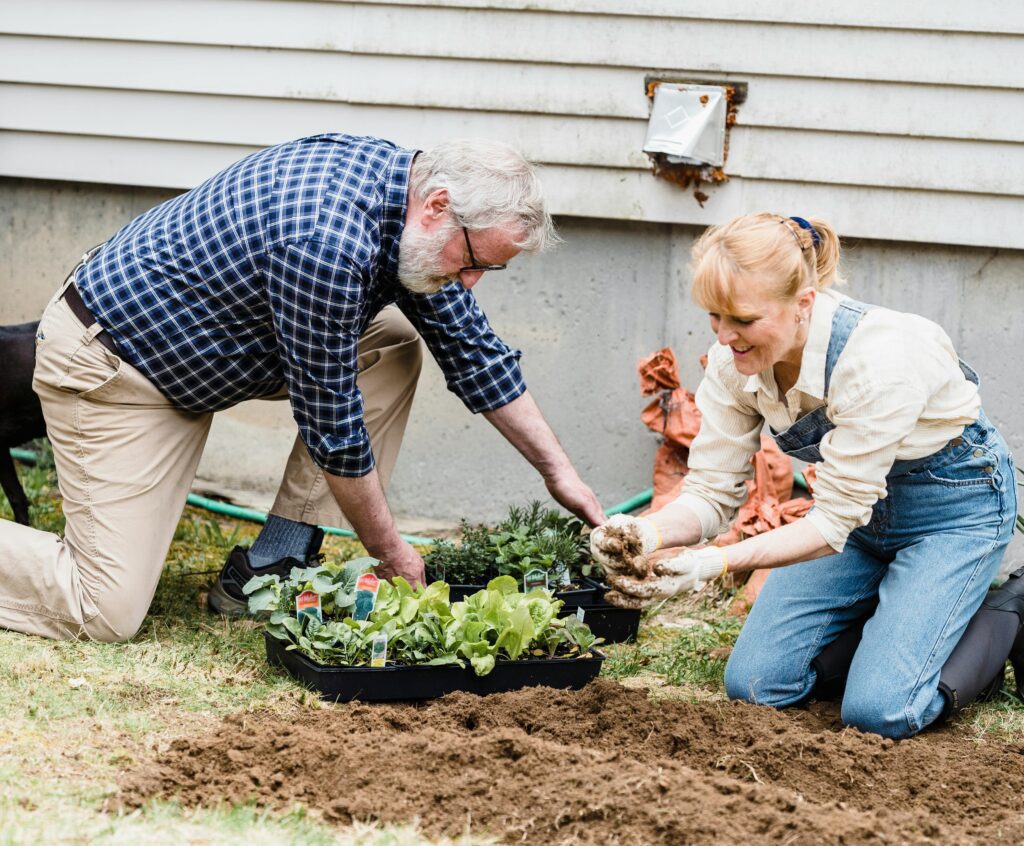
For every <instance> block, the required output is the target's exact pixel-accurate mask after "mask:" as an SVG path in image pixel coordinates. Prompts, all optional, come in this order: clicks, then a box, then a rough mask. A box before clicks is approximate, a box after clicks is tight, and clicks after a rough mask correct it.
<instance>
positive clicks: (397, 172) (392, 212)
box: [378, 149, 419, 282]
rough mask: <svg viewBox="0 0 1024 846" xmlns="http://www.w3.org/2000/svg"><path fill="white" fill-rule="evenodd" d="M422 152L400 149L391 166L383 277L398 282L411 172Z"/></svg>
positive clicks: (384, 222)
mask: <svg viewBox="0 0 1024 846" xmlns="http://www.w3.org/2000/svg"><path fill="white" fill-rule="evenodd" d="M418 154H419V150H402V149H399V150H396V151H395V154H394V156H393V158H392V159H391V164H390V165H389V166H388V170H387V176H386V178H385V188H384V203H383V215H382V219H381V228H380V234H381V241H380V243H381V250H380V263H379V264H378V274H379V277H378V278H380V279H386V280H389V281H394V282H397V281H398V245H399V242H400V241H401V238H402V232H403V231H404V229H405V216H406V214H407V212H408V208H409V174H410V171H411V170H412V163H413V160H414V159H415V158H416V156H417V155H418Z"/></svg>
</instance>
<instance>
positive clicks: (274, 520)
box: [249, 514, 316, 570]
mask: <svg viewBox="0 0 1024 846" xmlns="http://www.w3.org/2000/svg"><path fill="white" fill-rule="evenodd" d="M315 532H316V526H311V525H309V523H298V522H296V521H295V520H288V519H286V518H284V517H278V516H277V515H276V514H271V515H270V516H269V517H267V522H266V523H265V524H264V526H263V529H262V530H261V531H260V534H259V537H258V538H256V541H255V542H254V543H253V545H252V546H251V547H249V566H250V567H252V568H253V569H254V570H258V569H260V568H261V567H269V566H270V565H271V564H276V563H277V562H278V561H280V560H281V559H282V558H288V557H292V558H297V559H298V560H299V561H304V560H305V558H306V553H307V552H308V551H309V545H310V543H311V542H312V540H313V534H314V533H315ZM313 551H314V552H316V550H313Z"/></svg>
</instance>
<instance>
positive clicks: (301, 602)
mask: <svg viewBox="0 0 1024 846" xmlns="http://www.w3.org/2000/svg"><path fill="white" fill-rule="evenodd" d="M295 616H296V618H298V620H299V621H300V622H301V620H302V618H303V617H312V618H313V619H314V620H316V621H317V622H318V623H322V622H323V621H324V613H323V610H322V608H321V607H320V594H318V593H317V592H316V591H312V590H304V591H303V592H302V593H300V594H299V595H298V596H296V597H295Z"/></svg>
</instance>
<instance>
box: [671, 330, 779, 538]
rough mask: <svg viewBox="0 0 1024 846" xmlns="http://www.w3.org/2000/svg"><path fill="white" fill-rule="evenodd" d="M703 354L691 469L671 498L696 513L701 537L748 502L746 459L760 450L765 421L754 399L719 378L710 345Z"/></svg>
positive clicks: (724, 525) (722, 527) (723, 526)
mask: <svg viewBox="0 0 1024 846" xmlns="http://www.w3.org/2000/svg"><path fill="white" fill-rule="evenodd" d="M708 358H709V364H708V369H707V372H706V373H705V374H704V379H703V380H702V381H701V383H700V386H699V387H698V388H697V393H696V402H697V408H698V409H699V410H700V413H701V421H700V430H699V431H698V432H697V436H696V437H695V438H694V439H693V444H692V445H691V446H690V454H689V457H688V459H687V464H688V465H689V468H690V470H689V472H688V473H687V475H686V478H685V481H684V483H683V490H682V493H681V494H680V495H679V497H678V498H677V499H676V502H680V503H683V504H685V505H687V506H688V507H689V508H690V509H691V510H693V512H694V513H695V514H696V515H697V517H698V519H699V520H700V525H701V532H702V535H703V539H704V540H708V539H710V538H713V537H715V536H716V535H720V534H721V533H722V532H724V531H726V530H727V529H728V528H729V525H730V523H732V521H733V519H734V518H735V516H736V512H737V511H738V510H739V508H740V506H742V505H743V503H744V502H746V501H747V496H748V490H747V484H746V483H747V480H748V479H751V478H752V477H753V475H754V466H753V464H752V463H751V458H752V457H753V456H754V454H755V453H756V452H757V451H758V450H759V449H760V448H761V427H762V426H763V425H764V419H763V418H762V416H761V414H760V413H759V412H758V410H757V408H756V406H755V405H754V403H753V400H752V399H748V398H747V396H745V395H744V392H743V391H742V390H740V389H739V388H738V386H730V385H727V384H726V382H725V381H724V378H723V373H722V371H721V368H720V367H719V364H720V359H721V355H720V354H719V353H718V352H717V351H716V349H715V348H712V350H711V353H710V354H709V356H708Z"/></svg>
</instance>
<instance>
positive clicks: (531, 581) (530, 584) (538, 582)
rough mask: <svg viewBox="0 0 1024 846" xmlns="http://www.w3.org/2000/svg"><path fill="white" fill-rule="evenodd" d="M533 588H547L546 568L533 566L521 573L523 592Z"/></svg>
mask: <svg viewBox="0 0 1024 846" xmlns="http://www.w3.org/2000/svg"><path fill="white" fill-rule="evenodd" d="M534 588H543V589H544V590H547V589H548V574H547V571H546V570H541V569H540V568H539V567H535V568H534V569H532V570H527V571H526V573H525V574H524V575H523V593H529V592H530V591H531V590H533V589H534Z"/></svg>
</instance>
